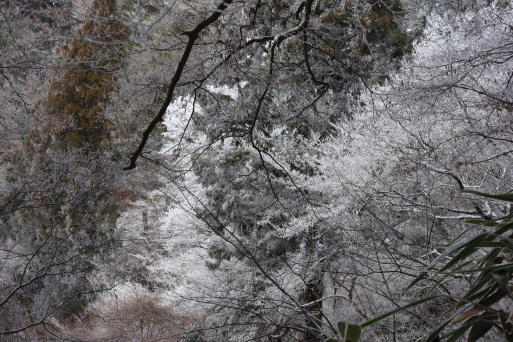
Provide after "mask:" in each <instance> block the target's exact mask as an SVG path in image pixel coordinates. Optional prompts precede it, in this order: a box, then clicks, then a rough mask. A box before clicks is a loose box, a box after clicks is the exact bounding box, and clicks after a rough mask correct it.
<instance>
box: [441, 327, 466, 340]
mask: <svg viewBox="0 0 513 342" xmlns="http://www.w3.org/2000/svg"><path fill="white" fill-rule="evenodd" d="M470 327H471V325H470V324H463V325H462V326H461V327H459V328H458V329H456V330H454V331H452V332H450V333H449V334H447V335H446V336H447V337H449V338H448V339H447V341H445V342H456V341H457V340H458V338H460V337H461V336H463V334H465V332H466V331H467V330H468V329H470Z"/></svg>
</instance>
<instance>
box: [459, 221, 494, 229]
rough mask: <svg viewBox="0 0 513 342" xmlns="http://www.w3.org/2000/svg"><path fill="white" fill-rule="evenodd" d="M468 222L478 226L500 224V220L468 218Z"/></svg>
mask: <svg viewBox="0 0 513 342" xmlns="http://www.w3.org/2000/svg"><path fill="white" fill-rule="evenodd" d="M465 223H467V224H473V225H476V226H486V227H496V226H497V225H499V223H498V222H495V221H489V220H467V221H465Z"/></svg>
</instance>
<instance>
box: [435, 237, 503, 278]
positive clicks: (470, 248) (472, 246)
mask: <svg viewBox="0 0 513 342" xmlns="http://www.w3.org/2000/svg"><path fill="white" fill-rule="evenodd" d="M489 238H490V234H488V233H482V234H479V235H476V236H475V238H474V239H471V240H469V241H467V243H466V244H465V245H463V246H462V247H463V249H462V250H461V252H459V253H458V254H456V256H454V257H453V258H452V259H451V260H450V261H449V262H448V263H447V264H446V265H445V266H444V267H442V268H441V269H440V271H445V270H447V269H449V268H450V267H452V266H453V265H455V264H457V263H458V262H460V261H462V260H465V259H466V258H468V257H469V256H471V255H472V254H474V253H475V252H476V251H477V246H478V245H479V244H480V243H481V242H482V241H484V240H487V239H489ZM491 238H492V239H493V237H491Z"/></svg>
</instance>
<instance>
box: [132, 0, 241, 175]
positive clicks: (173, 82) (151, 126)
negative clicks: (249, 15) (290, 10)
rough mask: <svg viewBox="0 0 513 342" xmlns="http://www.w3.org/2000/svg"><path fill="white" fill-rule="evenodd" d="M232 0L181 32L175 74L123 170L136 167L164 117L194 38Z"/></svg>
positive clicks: (212, 21) (219, 14)
mask: <svg viewBox="0 0 513 342" xmlns="http://www.w3.org/2000/svg"><path fill="white" fill-rule="evenodd" d="M232 2H233V0H223V2H222V3H221V4H219V6H217V8H216V10H215V11H214V13H212V14H211V15H210V16H209V17H208V18H206V19H205V20H203V21H202V22H200V23H199V24H198V25H196V27H195V28H194V29H192V30H191V31H185V32H182V35H184V36H187V37H188V41H187V45H186V46H185V50H184V51H183V54H182V58H181V59H180V62H179V63H178V66H177V68H176V71H175V74H174V76H173V79H172V80H171V84H170V85H169V87H168V90H167V95H166V99H165V100H164V103H163V104H162V106H161V107H160V109H159V111H158V113H157V115H156V116H155V117H154V118H153V120H152V121H151V122H150V124H149V125H148V127H147V128H146V130H145V131H144V132H143V135H142V138H141V142H140V143H139V146H138V147H137V149H136V150H135V152H134V153H133V154H132V155H131V156H130V164H129V165H128V166H127V167H125V168H123V170H125V171H126V170H132V169H135V167H136V162H137V159H138V158H139V156H140V155H141V154H142V152H143V149H144V147H145V146H146V143H147V142H148V139H149V137H150V134H151V132H153V130H154V129H155V126H157V124H158V123H159V122H162V121H163V119H164V115H165V114H166V110H167V107H168V106H169V105H170V104H171V101H172V100H173V94H174V92H175V89H176V86H177V85H178V82H179V81H180V78H181V77H182V73H183V70H184V68H185V65H186V64H187V62H188V60H189V56H190V55H191V52H192V48H193V47H194V44H195V43H196V40H197V39H198V37H199V34H200V33H201V31H203V30H204V29H205V28H207V27H208V26H209V25H211V24H213V23H215V22H216V21H217V19H219V17H220V16H221V15H222V14H223V13H224V11H225V10H226V9H227V8H228V5H229V4H231V3H232Z"/></svg>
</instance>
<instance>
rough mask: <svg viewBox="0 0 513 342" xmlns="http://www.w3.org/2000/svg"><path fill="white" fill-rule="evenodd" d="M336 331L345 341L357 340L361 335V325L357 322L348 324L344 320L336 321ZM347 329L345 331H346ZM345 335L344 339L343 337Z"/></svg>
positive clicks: (354, 341) (353, 341)
mask: <svg viewBox="0 0 513 342" xmlns="http://www.w3.org/2000/svg"><path fill="white" fill-rule="evenodd" d="M337 328H338V333H339V334H340V337H341V338H342V341H345V342H359V341H360V337H362V327H361V326H359V325H357V324H348V325H346V323H344V322H338V323H337ZM346 329H347V332H346ZM344 337H345V339H344Z"/></svg>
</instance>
